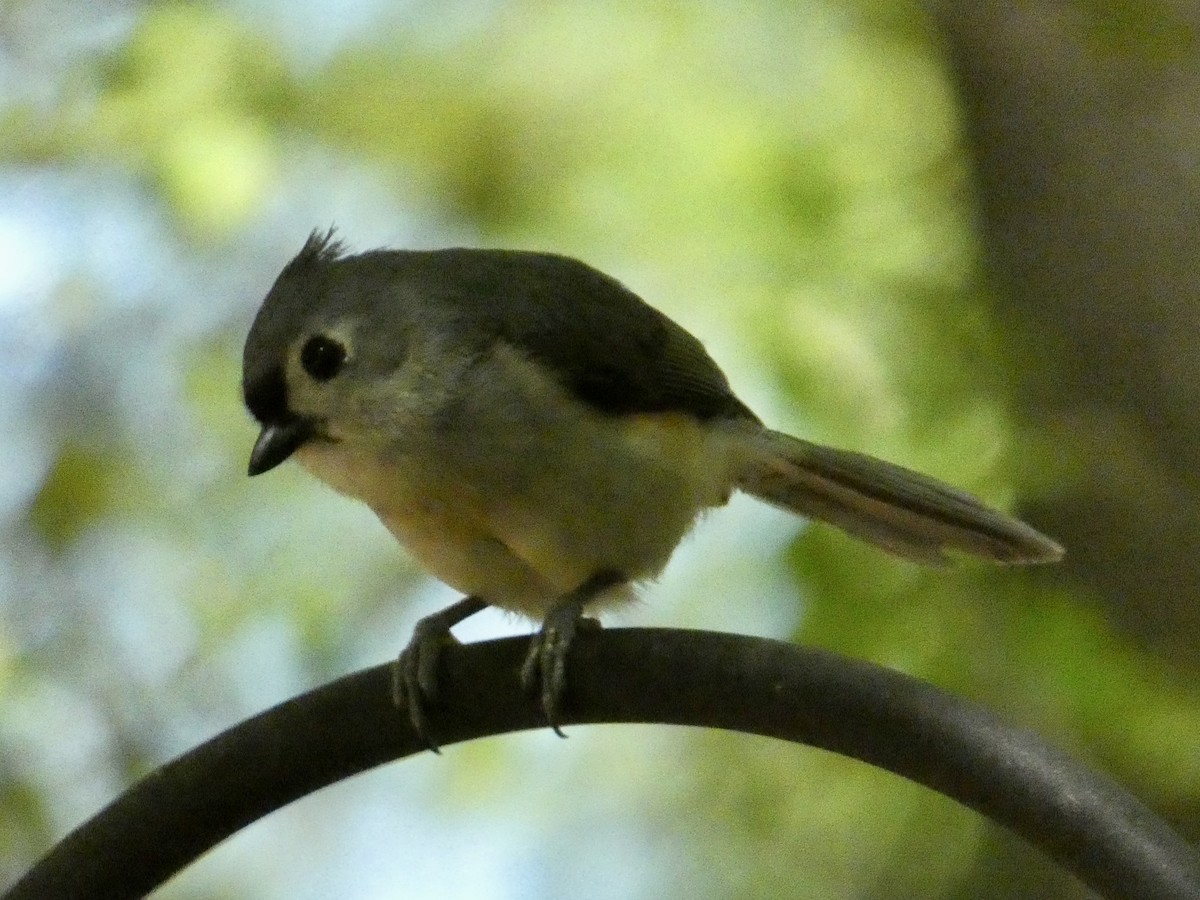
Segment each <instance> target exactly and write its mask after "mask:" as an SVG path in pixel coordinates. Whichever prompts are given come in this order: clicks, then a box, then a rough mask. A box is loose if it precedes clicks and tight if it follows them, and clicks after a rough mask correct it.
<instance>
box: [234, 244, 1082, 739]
mask: <svg viewBox="0 0 1200 900" xmlns="http://www.w3.org/2000/svg"><path fill="white" fill-rule="evenodd" d="M242 363H243V373H242V395H243V400H244V402H245V405H246V407H247V409H248V410H249V413H250V415H251V416H252V417H253V419H254V420H255V421H256V423H257V425H258V426H259V428H260V431H259V436H258V438H257V440H256V442H255V443H254V446H253V449H252V451H251V453H250V460H249V466H248V471H249V474H250V475H252V476H254V475H259V474H262V473H264V472H267V471H269V470H271V469H273V468H275V467H276V466H278V465H280V464H281V463H283V462H284V461H285V460H288V459H295V460H296V461H298V462H299V463H300V464H301V465H302V466H303V467H304V468H305V469H307V470H308V471H309V472H310V473H312V474H313V475H314V476H316V477H317V478H318V479H320V480H321V481H323V482H325V483H327V484H328V485H330V486H331V487H333V488H334V489H335V490H336V491H338V492H340V493H342V494H345V495H347V496H349V497H351V498H355V499H357V500H359V501H361V502H363V503H365V504H366V505H367V506H368V507H369V508H370V509H371V510H372V511H374V513H375V514H376V515H377V516H378V518H379V520H380V521H381V522H382V523H383V525H384V526H385V527H386V528H387V529H388V530H389V531H390V532H391V533H392V535H394V536H395V538H396V539H397V540H398V541H399V542H400V544H402V545H403V546H404V547H406V548H407V550H408V551H409V553H410V554H411V555H412V556H413V557H414V558H415V560H416V561H417V562H418V563H419V564H420V565H421V566H422V567H423V568H424V569H425V570H427V571H428V572H429V573H430V574H431V575H433V576H434V577H436V578H438V579H440V580H441V581H443V582H445V583H446V584H448V585H450V586H451V587H453V588H455V589H457V590H458V591H461V592H462V594H463V597H462V599H460V600H458V601H457V602H455V603H453V604H451V605H450V606H448V607H447V608H446V609H443V610H441V611H440V612H437V613H434V614H432V615H429V616H426V617H425V618H423V619H421V620H420V622H418V624H417V626H416V628H415V629H414V632H413V636H412V638H411V640H410V641H409V642H408V644H407V645H406V646H405V648H404V650H403V651H402V652H401V653H400V654H399V656H398V657H397V660H396V662H395V665H394V669H393V672H394V688H393V690H394V698H395V701H396V703H397V704H399V705H400V706H401V707H406V708H407V711H408V718H409V720H410V722H411V724H412V727H413V729H414V731H415V732H416V733H417V735H418V736H419V737H420V738H421V739H422V740H423V741H424V742H425V743H426V744H427V745H428V746H429V747H430V748H431V749H434V750H436V749H437V743H436V740H435V739H434V736H433V735H432V731H431V728H430V724H429V708H430V707H431V706H433V705H436V703H437V699H438V691H437V680H438V679H437V671H438V660H439V657H440V654H441V652H442V650H443V649H444V647H445V646H446V645H447V644H448V643H450V642H452V641H453V640H454V639H453V637H452V636H451V633H450V629H451V628H452V627H453V626H454V625H456V624H457V623H459V622H461V621H462V620H463V619H465V618H467V617H468V616H471V615H473V614H475V613H476V612H479V611H480V610H482V609H484V608H486V607H489V606H494V607H499V608H502V609H505V610H509V611H511V612H515V613H518V614H521V615H524V616H526V617H529V618H531V619H534V620H538V621H540V622H541V626H540V628H539V629H538V631H537V632H536V633H535V634H534V635H533V637H532V638H531V640H530V646H529V650H528V653H527V655H526V657H525V660H524V663H523V665H522V669H521V681H522V683H523V684H524V685H525V687H526V688H527V689H528V690H529V691H530V692H531V693H533V694H534V695H535V696H536V697H537V699H538V700H539V701H540V706H541V710H542V713H543V715H544V717H545V719H546V721H547V722H548V724H549V725H551V726H552V727H553V728H554V729H555V731H558V732H559V733H560V734H561V731H560V729H559V717H560V711H561V703H562V698H563V695H564V692H565V691H566V687H567V676H566V672H567V660H568V657H569V649H570V646H571V643H572V641H573V640H574V638H575V635H576V633H577V631H578V629H579V628H580V627H581V626H582V625H585V624H589V623H590V622H591V619H590V618H585V613H587V614H589V615H591V614H594V613H595V612H596V611H598V610H601V609H603V608H605V607H606V606H613V605H617V604H620V603H621V602H624V601H627V600H629V599H630V598H631V597H632V591H633V589H634V587H635V586H636V585H637V584H639V583H641V582H645V581H649V580H652V579H654V578H655V577H656V576H657V575H658V574H659V573H660V572H661V571H662V569H663V568H664V567H665V565H666V563H667V561H668V560H669V559H670V557H671V555H672V552H673V551H674V549H675V547H676V546H677V545H678V544H679V542H680V541H681V540H682V539H683V537H684V536H685V535H686V534H687V533H688V531H689V530H690V529H691V527H692V525H693V523H694V522H695V521H696V520H697V518H698V517H699V516H700V515H701V514H702V513H704V512H705V511H707V510H710V509H712V508H715V507H720V506H722V505H723V504H725V503H726V502H727V501H728V500H729V499H730V497H731V495H732V494H733V493H734V492H735V491H742V492H744V493H747V494H750V495H751V496H754V497H756V498H758V499H760V500H763V501H765V502H766V503H768V504H771V505H773V506H776V507H780V508H782V509H785V510H788V511H790V512H793V513H796V514H798V515H801V516H805V517H808V518H812V519H816V520H820V521H823V522H827V523H830V524H832V525H834V526H836V527H837V528H840V529H842V530H843V531H845V532H847V533H849V534H850V535H853V536H854V537H856V538H860V539H862V540H865V541H867V542H869V543H871V544H874V545H876V546H877V547H879V548H881V549H883V550H885V551H887V552H889V553H891V554H894V555H896V556H899V557H902V558H905V559H909V560H913V561H916V562H919V563H926V564H935V565H936V564H941V563H944V562H946V561H947V560H948V559H949V556H948V554H951V555H952V554H965V555H968V556H973V557H977V558H980V559H983V560H987V561H990V562H994V563H1000V564H1032V563H1047V562H1053V561H1056V560H1058V559H1060V558H1061V557H1062V555H1063V548H1062V547H1061V546H1060V545H1059V544H1058V543H1056V542H1055V541H1054V540H1052V539H1051V538H1049V537H1047V536H1045V535H1043V534H1042V533H1040V532H1039V531H1037V530H1036V529H1035V528H1033V527H1032V526H1030V525H1028V524H1026V523H1024V522H1022V521H1020V520H1018V519H1015V518H1013V517H1011V516H1009V515H1006V514H1005V513H1002V512H999V511H997V510H995V509H992V508H990V507H988V506H987V505H986V504H984V503H983V502H981V501H980V500H978V499H976V498H975V497H973V496H971V495H970V494H968V493H966V492H964V491H961V490H959V489H957V488H955V487H951V486H949V485H947V484H945V483H943V482H941V481H939V480H937V479H935V478H932V477H930V476H928V475H924V474H921V473H919V472H915V471H912V470H910V469H907V468H904V467H902V466H898V465H896V464H894V463H890V462H886V461H884V460H881V459H876V458H875V457H872V456H869V455H866V454H864V453H859V452H856V451H853V450H844V449H837V448H832V447H826V446H822V445H820V444H816V443H812V442H810V441H806V440H804V439H801V438H798V437H793V436H791V435H788V434H785V433H783V432H780V431H776V430H774V429H771V428H769V427H768V426H766V425H765V424H764V423H763V422H762V420H761V419H760V418H759V417H758V416H757V415H756V414H755V413H754V412H753V411H751V409H750V408H749V407H748V406H747V405H746V404H745V403H743V402H742V401H741V400H739V399H738V397H737V396H736V395H735V394H734V392H733V389H732V388H731V387H730V385H729V382H728V380H727V379H726V377H725V375H724V374H723V373H722V371H721V369H720V368H719V367H718V365H717V364H716V363H715V362H714V361H713V359H712V358H711V357H710V356H709V354H708V353H707V351H706V350H705V349H704V346H703V345H702V344H701V342H700V341H699V340H698V339H697V338H695V337H694V336H693V335H691V334H690V333H689V332H688V331H686V330H685V329H684V328H683V327H682V326H680V325H678V324H676V323H675V322H674V321H673V320H671V319H670V318H669V317H667V316H666V315H665V314H663V313H662V312H660V311H658V310H657V309H655V308H654V307H653V306H651V305H650V304H648V303H646V302H645V301H644V300H642V299H641V298H640V297H639V296H638V295H637V294H635V293H634V292H633V291H631V290H630V289H629V288H627V287H625V286H624V285H623V284H622V283H621V282H620V281H618V280H617V279H615V278H612V277H610V276H608V275H605V274H603V273H602V272H600V271H598V270H597V269H595V268H592V267H591V266H589V265H587V264H586V263H583V262H580V261H578V260H576V259H572V258H570V257H567V256H562V255H558V254H554V253H540V252H533V251H525V250H499V249H473V248H450V249H437V250H401V249H377V250H370V251H367V252H362V253H351V252H350V251H348V249H347V248H346V246H345V245H344V244H343V243H342V241H341V240H339V239H338V238H337V236H336V234H335V232H334V229H332V228H330V229H328V230H325V231H319V230H318V231H313V232H312V233H311V234H310V235H309V236H308V238H307V240H306V241H305V242H304V245H303V246H302V248H301V249H300V251H299V252H298V253H297V254H296V255H295V256H294V257H293V258H292V259H291V260H290V261H288V262H287V264H286V265H285V266H284V267H283V269H282V271H281V272H280V274H279V275H278V277H277V278H276V280H275V282H274V284H273V285H272V286H271V288H270V290H269V291H268V293H267V295H266V297H265V299H264V300H263V303H262V305H261V307H260V308H259V310H258V312H257V314H256V315H255V317H254V320H253V323H252V325H251V327H250V329H249V333H248V335H247V338H246V343H245V347H244V351H243V359H242Z"/></svg>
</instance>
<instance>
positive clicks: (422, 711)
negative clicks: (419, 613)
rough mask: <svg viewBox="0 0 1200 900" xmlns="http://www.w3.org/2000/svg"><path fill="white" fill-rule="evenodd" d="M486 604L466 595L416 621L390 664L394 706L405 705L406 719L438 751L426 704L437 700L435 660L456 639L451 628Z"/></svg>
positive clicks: (426, 744)
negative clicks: (406, 639) (407, 640)
mask: <svg viewBox="0 0 1200 900" xmlns="http://www.w3.org/2000/svg"><path fill="white" fill-rule="evenodd" d="M484 606H486V604H485V603H483V601H481V600H477V599H476V598H474V597H465V598H463V599H462V600H460V601H458V602H457V603H455V604H454V605H453V606H448V607H447V608H446V609H443V610H442V611H441V612H438V613H434V614H433V615H431V616H426V617H425V618H423V619H421V620H420V621H419V622H417V626H416V628H414V629H413V636H412V638H411V639H410V640H409V642H408V646H407V647H405V648H404V649H403V650H402V651H401V652H400V655H399V656H398V657H397V658H396V661H395V663H393V664H392V702H393V703H395V705H396V708H397V709H402V708H407V709H408V721H409V723H410V724H411V725H412V728H413V731H415V732H416V734H417V737H418V738H419V739H420V741H421V743H423V744H424V745H425V746H426V747H428V748H429V749H430V750H432V751H433V752H434V753H438V752H439V750H438V745H437V741H435V740H434V739H433V735H432V734H431V733H430V731H429V717H428V715H427V707H429V706H436V705H437V702H438V662H439V660H440V659H441V655H442V651H443V650H444V649H445V648H446V647H447V645H452V644H457V643H458V641H457V640H456V639H455V637H454V635H452V634H451V633H450V629H451V628H452V627H453V626H454V625H456V624H457V623H459V622H461V621H462V620H463V619H465V618H466V617H467V616H469V615H472V614H474V613H476V612H478V611H479V610H481V609H483V608H484Z"/></svg>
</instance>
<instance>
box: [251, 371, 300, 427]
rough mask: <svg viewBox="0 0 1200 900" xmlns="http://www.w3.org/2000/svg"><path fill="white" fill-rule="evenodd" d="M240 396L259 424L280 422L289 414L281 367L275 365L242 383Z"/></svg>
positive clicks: (285, 384)
mask: <svg viewBox="0 0 1200 900" xmlns="http://www.w3.org/2000/svg"><path fill="white" fill-rule="evenodd" d="M242 396H243V398H244V399H245V401H246V408H247V409H248V410H250V415H252V416H254V418H255V419H256V420H257V421H258V423H259V424H260V425H266V424H269V423H271V422H282V421H284V420H285V419H287V418H288V416H289V415H290V413H289V411H288V401H287V383H286V382H285V381H284V378H283V369H282V368H281V367H279V366H275V367H273V368H271V369H268V370H267V371H266V372H264V373H262V374H261V375H258V376H256V377H254V378H252V379H249V380H247V381H245V382H243V384H242Z"/></svg>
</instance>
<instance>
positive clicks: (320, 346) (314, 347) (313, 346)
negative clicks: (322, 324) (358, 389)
mask: <svg viewBox="0 0 1200 900" xmlns="http://www.w3.org/2000/svg"><path fill="white" fill-rule="evenodd" d="M345 362H346V348H345V347H343V346H342V345H341V344H340V343H338V342H337V341H335V340H334V339H333V338H330V337H326V336H325V335H323V334H318V335H316V336H315V337H310V338H309V339H308V340H307V341H305V342H304V347H303V348H301V350H300V365H302V366H303V367H304V371H305V372H307V373H308V374H309V375H311V376H312V377H313V378H315V379H316V380H317V381H328V380H329V379H331V378H333V377H334V376H335V375H337V373H338V372H340V371H342V366H343V365H344V364H345Z"/></svg>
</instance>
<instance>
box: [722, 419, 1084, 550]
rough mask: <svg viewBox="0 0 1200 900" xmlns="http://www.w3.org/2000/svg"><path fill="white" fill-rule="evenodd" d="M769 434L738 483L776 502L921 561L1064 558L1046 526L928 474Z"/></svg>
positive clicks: (773, 502)
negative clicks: (949, 556)
mask: <svg viewBox="0 0 1200 900" xmlns="http://www.w3.org/2000/svg"><path fill="white" fill-rule="evenodd" d="M765 437H766V443H765V448H764V450H763V452H761V453H757V454H755V455H754V457H753V459H752V460H751V462H750V463H749V464H748V465H747V466H746V468H745V470H744V471H743V472H742V473H741V476H740V477H739V479H738V482H737V484H738V487H739V488H741V489H742V490H743V491H746V492H747V493H750V494H753V495H754V496H756V497H758V498H759V499H761V500H765V501H766V502H768V503H771V504H773V505H775V506H780V507H783V508H784V509H787V510H790V511H792V512H796V513H800V514H801V515H804V516H811V517H813V518H816V519H821V520H823V521H825V522H829V523H830V524H832V525H836V526H837V527H838V528H841V529H842V530H843V531H846V532H848V533H849V534H852V535H854V536H855V537H858V538H861V539H863V540H866V541H869V542H870V543H872V544H876V545H878V546H879V547H881V548H883V549H884V550H887V551H890V552H891V553H894V554H896V555H898V556H902V557H905V558H906V559H911V560H915V561H917V562H924V563H932V564H941V563H944V562H946V555H945V551H947V550H952V551H959V552H962V553H968V554H971V555H973V556H979V557H982V558H984V559H988V560H992V561H994V562H998V563H1007V564H1023V563H1044V562H1054V561H1056V560H1058V559H1061V558H1062V555H1063V548H1062V547H1061V546H1059V545H1058V544H1057V543H1055V542H1054V541H1053V540H1051V539H1050V538H1048V537H1046V536H1045V535H1044V534H1042V533H1041V532H1039V531H1037V530H1036V529H1034V528H1032V527H1030V526H1029V525H1026V524H1025V523H1024V522H1021V521H1019V520H1017V519H1014V518H1012V517H1011V516H1007V515H1005V514H1004V513H1001V512H998V511H996V510H994V509H991V508H990V507H988V506H985V505H984V504H983V503H982V502H981V501H979V500H977V499H976V498H975V497H972V496H971V495H970V494H967V493H964V492H963V491H960V490H957V489H956V488H953V487H950V486H949V485H947V484H944V483H942V482H940V481H937V480H936V479H934V478H930V477H929V476H928V475H922V474H920V473H919V472H914V471H912V470H911V469H905V468H903V467H902V466H897V465H894V464H893V463H889V462H884V461H883V460H881V459H875V458H874V457H871V456H867V455H865V454H862V453H854V452H852V451H849V450H835V449H834V448H832V447H822V446H820V445H818V444H811V443H809V442H808V441H802V440H800V439H799V438H794V437H791V436H789V435H786V434H782V433H781V432H777V431H768V432H766V434H765Z"/></svg>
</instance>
